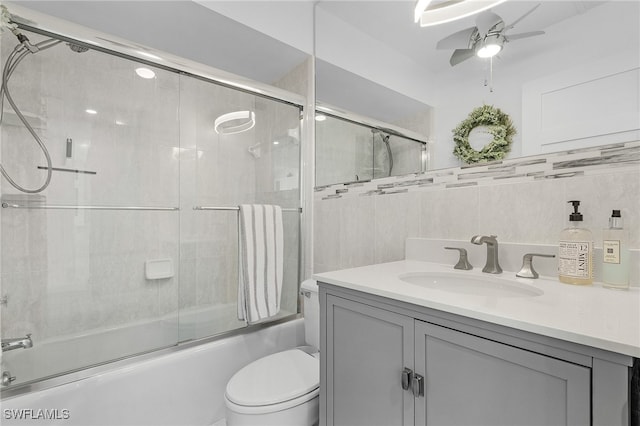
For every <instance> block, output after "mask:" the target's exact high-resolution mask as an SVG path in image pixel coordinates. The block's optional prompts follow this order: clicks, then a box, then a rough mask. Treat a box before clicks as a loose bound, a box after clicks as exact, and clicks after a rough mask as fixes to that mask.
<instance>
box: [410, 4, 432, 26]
mask: <svg viewBox="0 0 640 426" xmlns="http://www.w3.org/2000/svg"><path fill="white" fill-rule="evenodd" d="M430 3H431V0H418V1H417V2H416V8H415V10H414V12H413V22H418V21H419V20H420V17H421V16H422V14H423V13H424V11H425V10H426V9H427V7H429V4H430Z"/></svg>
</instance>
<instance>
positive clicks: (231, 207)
mask: <svg viewBox="0 0 640 426" xmlns="http://www.w3.org/2000/svg"><path fill="white" fill-rule="evenodd" d="M193 209H194V210H235V211H239V210H240V207H238V206H229V207H209V206H195V207H194V208H193ZM282 211H283V212H297V213H301V212H302V207H297V208H295V209H285V208H283V209H282Z"/></svg>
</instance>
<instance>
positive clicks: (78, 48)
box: [67, 43, 89, 53]
mask: <svg viewBox="0 0 640 426" xmlns="http://www.w3.org/2000/svg"><path fill="white" fill-rule="evenodd" d="M67 46H69V49H71V50H73V51H74V52H76V53H84V52H86V51H87V50H89V48H88V47H85V46H81V45H79V44H74V43H67Z"/></svg>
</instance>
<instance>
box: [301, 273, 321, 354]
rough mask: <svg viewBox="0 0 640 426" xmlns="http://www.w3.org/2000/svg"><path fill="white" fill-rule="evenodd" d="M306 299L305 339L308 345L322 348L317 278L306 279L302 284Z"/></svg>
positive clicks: (302, 291) (303, 294)
mask: <svg viewBox="0 0 640 426" xmlns="http://www.w3.org/2000/svg"><path fill="white" fill-rule="evenodd" d="M300 293H302V296H303V299H304V336H305V337H304V339H305V341H306V342H307V345H311V346H313V347H314V348H318V349H319V348H320V299H319V298H318V283H317V282H316V280H304V281H303V282H302V284H300Z"/></svg>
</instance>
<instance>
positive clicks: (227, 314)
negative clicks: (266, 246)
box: [2, 303, 292, 385]
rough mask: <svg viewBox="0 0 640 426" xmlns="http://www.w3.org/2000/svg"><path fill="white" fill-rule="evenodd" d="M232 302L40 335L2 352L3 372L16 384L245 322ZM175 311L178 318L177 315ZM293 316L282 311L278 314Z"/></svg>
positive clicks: (182, 340) (231, 327)
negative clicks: (23, 345) (27, 346)
mask: <svg viewBox="0 0 640 426" xmlns="http://www.w3.org/2000/svg"><path fill="white" fill-rule="evenodd" d="M236 311H237V307H236V304H235V303H230V304H221V305H215V306H206V307H200V308H190V309H186V310H181V311H180V312H179V313H178V312H174V313H171V314H168V315H166V316H164V317H162V318H159V319H155V320H147V321H138V322H136V323H129V324H125V325H122V326H119V327H110V328H104V329H94V330H91V331H87V332H84V333H78V334H74V335H67V336H60V337H58V338H55V339H48V340H40V339H39V338H38V336H37V335H36V336H33V347H32V348H30V349H27V350H22V349H20V350H15V351H10V352H5V353H3V356H2V371H9V372H11V375H12V376H15V377H16V379H17V380H16V382H15V384H16V385H19V384H21V383H27V382H31V381H34V380H39V379H42V378H46V377H51V376H55V375H59V374H62V373H65V372H69V371H73V370H77V369H79V368H87V367H90V366H92V365H97V364H101V363H105V362H109V361H112V360H116V359H119V358H122V357H123V356H128V355H135V354H140V353H144V352H149V351H152V350H157V349H161V348H166V347H169V346H173V345H175V344H176V342H178V341H180V342H185V341H189V340H194V339H198V338H203V337H207V336H214V335H217V334H220V333H222V332H225V331H229V330H235V329H238V328H243V327H245V326H246V325H245V323H244V321H238V319H237V318H236V316H237V314H236ZM178 315H179V318H178ZM287 315H292V313H290V312H284V311H283V312H281V313H280V314H279V316H281V317H282V316H287Z"/></svg>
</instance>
